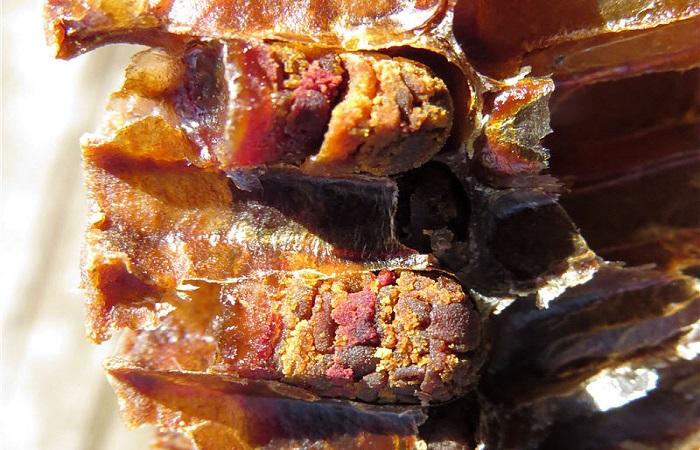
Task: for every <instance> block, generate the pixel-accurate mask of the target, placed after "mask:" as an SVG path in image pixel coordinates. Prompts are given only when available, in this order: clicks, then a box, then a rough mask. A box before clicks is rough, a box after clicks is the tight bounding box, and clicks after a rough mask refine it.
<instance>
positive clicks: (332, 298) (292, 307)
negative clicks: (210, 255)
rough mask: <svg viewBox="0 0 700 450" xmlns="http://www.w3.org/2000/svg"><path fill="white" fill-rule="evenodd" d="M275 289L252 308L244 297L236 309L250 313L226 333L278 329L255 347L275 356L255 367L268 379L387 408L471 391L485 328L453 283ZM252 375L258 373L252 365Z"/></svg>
mask: <svg viewBox="0 0 700 450" xmlns="http://www.w3.org/2000/svg"><path fill="white" fill-rule="evenodd" d="M267 282H269V283H270V285H269V287H270V288H271V289H267V290H266V291H267V292H268V295H266V296H265V297H264V298H263V297H260V296H257V297H256V298H254V297H253V296H251V297H248V298H246V297H245V293H246V292H252V291H251V290H250V289H249V288H236V291H235V298H236V301H238V302H242V303H247V304H248V307H246V308H245V310H244V311H243V310H242V311H240V313H239V315H240V316H239V317H231V316H229V317H228V319H226V320H224V322H225V323H224V327H240V326H241V325H240V323H241V321H252V322H257V323H266V324H267V323H274V322H276V323H277V324H278V325H277V326H278V327H279V329H278V330H277V331H274V332H272V333H262V334H258V335H256V336H255V337H253V338H252V339H251V341H253V342H260V343H264V345H263V347H264V346H265V345H267V346H269V351H265V352H267V353H268V354H269V358H267V359H265V358H261V361H260V362H259V363H256V364H253V366H254V367H255V368H259V367H266V368H268V369H269V370H270V371H271V373H268V376H270V377H272V378H274V379H279V380H280V381H283V382H286V383H290V384H294V385H298V386H303V387H306V388H308V389H310V390H312V391H314V392H316V393H317V394H319V395H322V396H329V397H343V398H351V399H359V400H363V401H369V402H380V403H387V402H402V403H417V402H426V403H427V402H438V401H446V400H449V399H451V398H454V397H456V396H458V395H460V394H461V393H463V392H464V391H465V390H466V389H467V387H468V386H467V385H468V383H469V382H470V379H469V376H468V375H469V373H470V371H471V364H470V357H471V354H470V352H471V351H472V350H473V349H474V348H475V347H476V346H477V345H478V340H479V328H478V327H479V325H478V320H477V319H476V315H475V314H476V313H475V312H474V310H473V308H472V307H471V304H470V302H469V300H468V299H466V298H465V295H464V293H463V292H462V290H461V288H460V286H459V284H457V283H456V282H455V281H454V280H452V279H451V278H449V277H446V276H444V275H440V274H435V273H423V274H422V273H417V272H413V271H393V272H392V271H381V272H379V274H377V275H375V274H373V273H371V272H354V273H346V274H342V275H338V276H336V277H334V278H317V277H307V276H304V275H300V273H283V274H279V275H276V276H275V280H274V281H272V282H270V280H268V281H267ZM267 282H266V283H267ZM241 283H243V284H245V283H247V281H242V282H241ZM251 302H264V303H267V304H268V306H266V307H265V306H263V307H262V308H261V307H259V306H258V307H252V306H251V305H250V303H251ZM273 303H274V304H273ZM263 310H264V312H263V313H262V314H261V311H263ZM252 312H254V314H255V315H256V317H255V318H252V319H251V317H250V316H251V313H252ZM243 314H245V315H246V317H243ZM277 314H279V320H277V321H276V319H274V317H275V315H277ZM271 318H272V319H271ZM263 328H264V327H263ZM270 336H277V337H278V338H277V339H276V340H271V339H270ZM219 342H220V345H222V346H226V345H231V341H226V340H225V339H224V340H221V339H220V340H219ZM227 343H228V344H227ZM256 345H257V344H253V347H255V346H256ZM273 347H274V348H273ZM220 351H221V352H222V354H233V353H232V351H231V349H227V348H220ZM265 352H263V353H265ZM245 358H247V357H245ZM245 358H243V357H238V358H234V359H233V360H229V361H228V363H229V364H230V365H229V367H235V368H236V370H240V369H241V367H242V366H241V364H240V363H241V362H242V361H243V360H244V359H245ZM246 361H247V360H246ZM244 366H245V367H244V369H250V368H251V367H253V366H251V365H250V363H249V361H247V362H245V364H244ZM229 370H231V369H229Z"/></svg>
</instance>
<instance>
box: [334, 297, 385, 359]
mask: <svg viewBox="0 0 700 450" xmlns="http://www.w3.org/2000/svg"><path fill="white" fill-rule="evenodd" d="M376 305H377V297H376V296H375V295H374V293H373V292H372V291H371V290H369V288H365V289H364V290H362V291H360V292H355V293H353V294H349V295H348V299H347V300H346V301H345V302H343V303H341V304H340V305H339V306H338V307H337V308H335V310H333V312H332V313H331V317H332V318H333V320H334V321H335V322H336V323H337V324H338V325H340V326H339V327H338V330H337V335H339V336H343V337H345V338H346V343H345V345H346V346H353V345H357V344H369V343H377V340H378V338H379V333H378V332H377V329H376V328H375V326H374V314H375V307H376Z"/></svg>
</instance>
